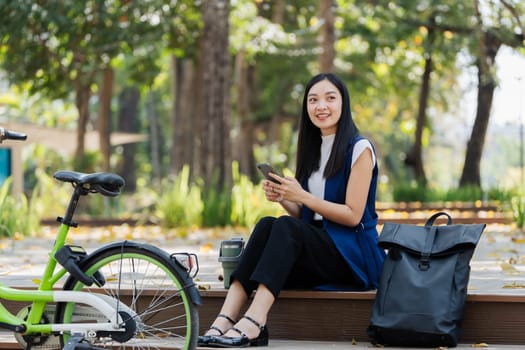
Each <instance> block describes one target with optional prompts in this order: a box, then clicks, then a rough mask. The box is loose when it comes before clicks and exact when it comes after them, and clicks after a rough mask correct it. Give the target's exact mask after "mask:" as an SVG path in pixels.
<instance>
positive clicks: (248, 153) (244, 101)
mask: <svg viewBox="0 0 525 350" xmlns="http://www.w3.org/2000/svg"><path fill="white" fill-rule="evenodd" d="M244 57H245V55H244V53H243V52H239V53H238V54H237V56H236V58H235V79H236V84H235V85H236V87H235V91H237V98H236V99H235V100H236V102H237V114H238V119H237V125H236V127H234V128H233V129H234V130H236V132H235V137H234V138H233V140H232V143H233V145H234V146H233V149H232V155H233V159H235V160H237V161H238V163H239V171H240V172H241V173H243V174H247V175H249V176H253V175H254V173H255V160H254V157H253V145H254V142H253V141H254V139H255V138H254V137H253V121H251V120H250V116H251V115H252V113H253V112H254V104H255V102H254V90H255V86H256V83H255V80H256V79H255V66H253V65H249V64H248V63H247V62H246V60H245V59H244Z"/></svg>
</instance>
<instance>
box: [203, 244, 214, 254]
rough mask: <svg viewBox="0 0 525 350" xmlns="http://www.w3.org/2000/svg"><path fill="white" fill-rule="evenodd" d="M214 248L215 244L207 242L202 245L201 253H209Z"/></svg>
mask: <svg viewBox="0 0 525 350" xmlns="http://www.w3.org/2000/svg"><path fill="white" fill-rule="evenodd" d="M212 248H213V244H211V243H206V244H203V245H201V248H200V251H201V253H208V252H209V251H210V250H211V249H212Z"/></svg>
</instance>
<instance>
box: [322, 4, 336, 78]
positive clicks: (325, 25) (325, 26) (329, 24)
mask: <svg viewBox="0 0 525 350" xmlns="http://www.w3.org/2000/svg"><path fill="white" fill-rule="evenodd" d="M333 5H334V3H333V0H322V1H321V2H320V3H319V18H320V19H321V21H323V22H322V25H321V31H320V38H319V39H320V42H321V47H322V53H321V56H320V57H319V69H320V71H321V72H323V73H333V72H334V70H335V68H334V60H335V26H334V10H333Z"/></svg>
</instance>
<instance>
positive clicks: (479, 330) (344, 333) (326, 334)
mask: <svg viewBox="0 0 525 350" xmlns="http://www.w3.org/2000/svg"><path fill="white" fill-rule="evenodd" d="M226 292H227V291H226V290H225V289H210V290H202V291H201V296H202V301H203V305H202V306H201V307H200V312H199V314H200V329H201V331H200V334H202V333H203V332H205V331H206V329H207V328H208V327H209V325H210V324H211V322H212V321H213V319H214V318H215V316H216V315H217V313H218V312H219V310H220V307H221V305H222V302H223V301H224V297H225V296H226ZM374 298H375V292H374V291H371V292H324V291H322V292H321V291H283V292H282V293H281V295H280V297H279V298H278V299H277V301H276V303H275V305H274V306H273V308H272V310H271V312H270V315H269V320H268V329H269V331H270V338H273V339H287V340H312V341H313V340H316V341H352V340H353V339H355V340H356V341H359V342H366V341H368V336H367V334H366V329H367V327H368V324H369V320H370V310H371V308H372V303H373V301H374ZM462 328H463V334H462V337H461V339H460V341H461V342H462V343H481V342H484V343H488V344H525V332H524V330H525V294H524V295H485V294H469V295H468V297H467V304H466V307H465V317H464V321H463V326H462Z"/></svg>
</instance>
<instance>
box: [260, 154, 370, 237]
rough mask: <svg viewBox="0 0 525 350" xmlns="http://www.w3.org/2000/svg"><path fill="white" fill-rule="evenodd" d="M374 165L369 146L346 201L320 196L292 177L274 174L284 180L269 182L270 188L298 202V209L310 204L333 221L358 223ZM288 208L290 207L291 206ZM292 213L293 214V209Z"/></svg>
mask: <svg viewBox="0 0 525 350" xmlns="http://www.w3.org/2000/svg"><path fill="white" fill-rule="evenodd" d="M373 169H374V162H373V159H372V151H371V150H370V149H369V148H367V149H366V150H364V151H363V153H361V155H360V156H359V158H357V160H356V161H355V163H354V165H353V166H352V171H351V173H350V177H349V179H348V184H347V188H346V200H345V204H338V203H333V202H329V201H326V200H324V199H321V198H317V197H315V196H314V195H312V194H311V193H309V192H307V191H305V190H304V189H303V188H302V187H301V185H300V184H299V182H298V181H297V180H296V179H294V178H291V177H283V178H282V177H278V176H274V178H276V179H277V180H279V181H280V182H281V184H280V185H279V184H275V183H270V184H268V186H269V187H271V189H269V190H270V191H275V193H277V194H278V195H282V199H284V201H287V202H290V201H291V202H294V203H295V204H296V205H297V211H298V212H299V209H300V207H299V205H300V204H302V205H306V206H307V207H309V208H310V209H312V210H313V211H314V212H316V213H319V214H320V215H321V216H323V217H324V218H326V219H328V220H330V221H333V222H336V223H338V224H341V225H345V226H350V227H354V226H357V225H358V224H359V222H360V221H361V218H362V217H363V213H364V210H365V206H366V199H367V196H368V190H369V188H370V182H371V179H372V171H373ZM277 197H278V196H277ZM277 197H276V198H277ZM281 202H282V201H281ZM283 207H284V205H283ZM285 209H286V207H285ZM286 210H287V211H288V209H286ZM289 213H290V212H289ZM294 213H295V212H294ZM290 215H292V214H291V213H290ZM294 216H295V215H294Z"/></svg>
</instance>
